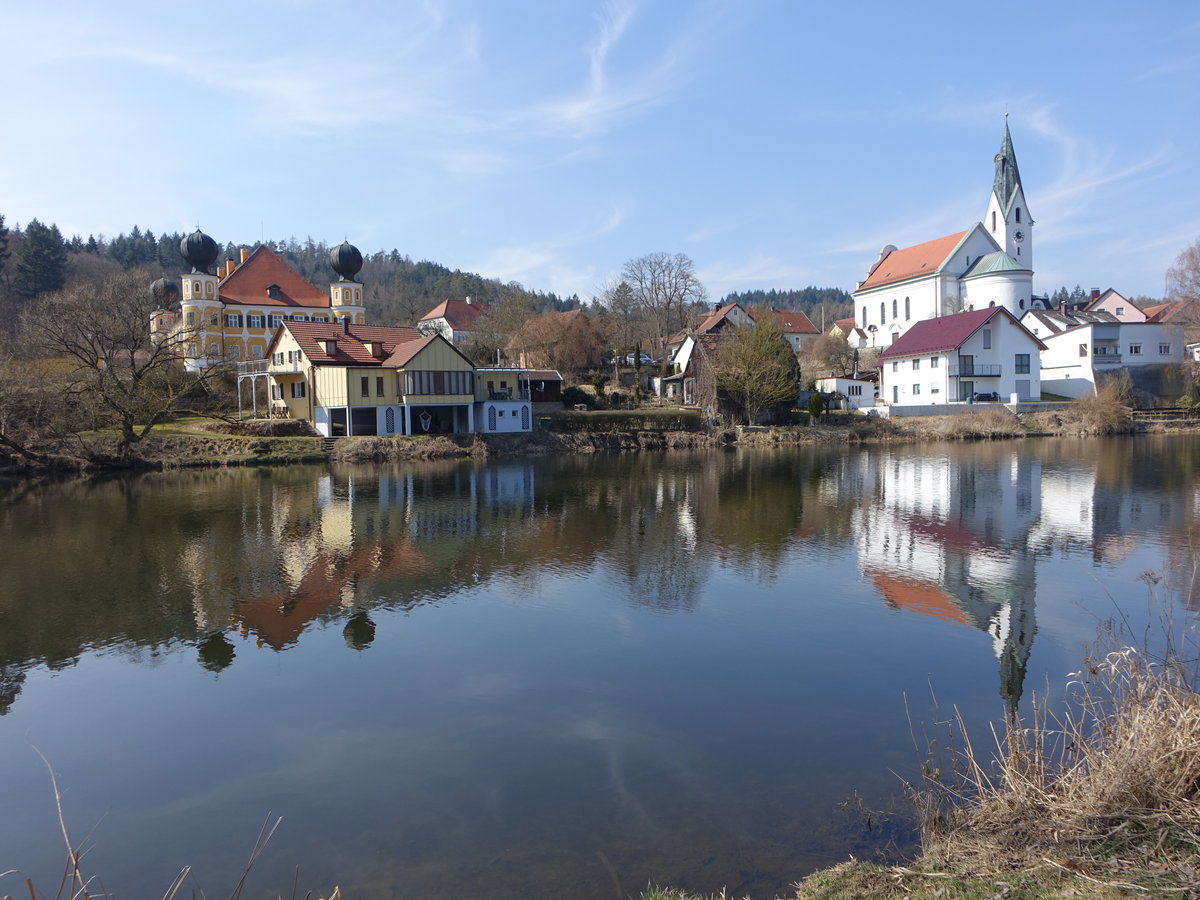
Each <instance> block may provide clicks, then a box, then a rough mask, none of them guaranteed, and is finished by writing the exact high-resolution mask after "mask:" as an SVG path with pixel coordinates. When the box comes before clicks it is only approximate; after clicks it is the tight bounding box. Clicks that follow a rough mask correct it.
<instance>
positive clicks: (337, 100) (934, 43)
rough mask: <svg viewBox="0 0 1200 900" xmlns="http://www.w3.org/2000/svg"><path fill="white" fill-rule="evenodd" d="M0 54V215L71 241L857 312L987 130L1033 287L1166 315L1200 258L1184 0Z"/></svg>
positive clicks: (52, 16)
mask: <svg viewBox="0 0 1200 900" xmlns="http://www.w3.org/2000/svg"><path fill="white" fill-rule="evenodd" d="M201 8H203V9H204V10H205V11H206V15H205V17H204V18H203V19H201V18H200V17H199V16H198V14H197V11H198V10H199V9H201ZM0 59H2V60H4V63H5V66H4V68H5V74H6V75H7V78H6V79H5V81H6V87H5V89H4V110H5V116H4V119H5V125H4V128H3V132H0V133H2V134H3V140H2V141H0V215H4V217H5V221H6V224H7V225H9V226H12V225H13V224H20V225H22V226H24V225H25V224H26V223H27V222H28V221H29V220H30V219H32V218H37V219H39V220H40V221H42V222H44V223H49V222H54V223H56V224H57V225H58V226H59V228H60V229H61V230H62V231H63V232H64V234H67V235H72V234H80V235H82V236H84V237H86V236H87V235H88V234H97V235H99V234H104V235H107V236H110V237H112V236H116V235H117V234H119V233H121V232H128V231H129V230H130V228H131V227H132V226H133V225H135V224H136V225H138V226H140V227H141V228H142V229H147V228H148V229H150V230H152V231H154V232H155V234H159V233H161V232H163V231H168V232H170V231H188V232H190V231H192V230H194V229H195V228H196V227H197V226H199V227H201V228H202V229H203V230H204V231H205V232H206V233H208V234H210V235H211V236H212V237H214V238H215V239H216V240H217V241H219V242H221V243H225V242H234V243H238V244H243V245H251V246H252V245H253V244H254V243H255V242H257V241H258V240H260V239H261V238H264V237H265V238H267V239H276V240H284V239H287V238H291V237H294V238H296V239H298V240H301V241H303V240H304V239H306V238H308V237H311V238H313V239H314V240H324V241H326V242H328V243H340V242H341V241H342V240H344V239H348V240H349V241H350V242H351V243H353V244H355V245H356V246H357V247H359V249H360V250H362V251H363V252H364V254H369V253H373V252H377V251H381V250H382V251H390V250H392V249H396V250H399V252H400V253H402V254H406V255H408V256H410V257H411V258H412V259H413V260H421V259H428V260H433V261H435V262H438V263H441V264H443V265H446V266H449V267H451V268H457V269H462V270H465V271H471V272H477V273H479V274H481V275H484V276H486V277H492V278H498V279H500V280H501V281H505V282H508V281H517V282H520V283H521V284H523V285H524V286H525V287H527V288H529V289H532V290H540V291H553V292H555V293H557V294H559V295H562V296H570V295H572V294H578V295H579V296H580V297H581V298H582V299H584V300H587V299H589V298H591V297H592V296H595V295H596V294H598V293H599V292H600V291H601V290H603V288H604V286H605V285H606V284H610V283H611V282H612V280H613V279H615V278H616V277H617V276H618V275H619V272H620V269H621V267H622V265H623V264H624V263H625V262H626V261H627V260H630V259H633V258H636V257H639V256H642V255H644V254H647V253H653V252H659V251H666V252H669V253H685V254H687V255H688V256H689V257H690V258H691V259H692V260H693V262H694V264H695V267H696V270H697V272H698V274H699V275H700V277H701V279H702V281H703V282H704V284H705V287H706V289H707V291H708V294H709V296H710V297H711V298H712V299H714V300H716V299H720V298H721V297H723V296H725V295H726V294H727V293H729V292H730V291H745V290H753V289H760V288H761V289H770V288H778V289H784V290H786V289H790V288H801V287H805V286H807V285H816V286H820V287H840V288H843V289H845V290H853V289H854V286H855V282H856V281H859V280H861V279H863V278H864V277H865V275H866V270H867V268H868V267H869V265H870V264H871V263H872V262H873V261H874V260H875V258H876V256H877V254H878V252H879V249H880V247H882V246H883V245H884V244H889V243H890V244H895V245H896V246H900V247H903V246H906V245H909V244H914V243H919V242H921V241H925V240H931V239H933V238H936V237H940V236H942V235H946V234H951V233H954V232H957V231H961V230H963V229H966V228H968V227H970V226H971V225H972V224H973V223H975V222H977V221H979V220H981V219H982V218H983V216H984V212H985V210H986V207H987V201H988V196H989V193H990V191H991V185H992V177H993V172H994V165H993V157H994V156H995V154H996V152H997V151H998V150H999V147H1000V141H1001V138H1002V136H1003V130H1004V123H1005V113H1006V112H1007V113H1008V120H1007V121H1008V124H1009V127H1010V129H1011V132H1012V136H1013V144H1014V147H1015V150H1016V155H1017V161H1018V164H1019V168H1020V172H1021V176H1022V181H1023V184H1024V187H1025V195H1026V199H1027V202H1028V207H1029V212H1030V214H1031V215H1032V216H1033V218H1034V220H1035V225H1036V227H1035V228H1034V230H1033V236H1032V240H1033V261H1034V269H1035V273H1034V289H1035V291H1037V292H1039V293H1043V292H1049V291H1053V290H1055V289H1057V288H1058V287H1059V286H1061V285H1064V284H1065V285H1067V286H1068V287H1073V286H1074V285H1076V284H1079V285H1081V286H1082V287H1083V288H1084V289H1085V290H1086V289H1089V288H1093V287H1097V288H1101V289H1104V288H1108V287H1113V288H1115V289H1117V290H1118V291H1120V292H1121V293H1123V294H1125V295H1126V296H1128V297H1133V296H1137V295H1147V296H1151V297H1161V296H1162V294H1163V285H1164V272H1165V270H1166V268H1167V267H1168V266H1169V265H1170V264H1171V262H1172V261H1173V260H1174V258H1175V256H1176V255H1177V254H1178V253H1179V252H1180V251H1181V250H1182V249H1183V248H1184V247H1186V246H1187V245H1188V244H1190V243H1191V242H1192V241H1194V240H1196V239H1197V238H1200V153H1198V151H1197V148H1198V147H1200V5H1198V4H1195V3H1193V2H1188V0H1174V2H1155V0H1145V2H1143V3H1142V4H1141V5H1135V4H1131V3H1128V2H1122V3H1114V2H1107V0H1096V2H1090V3H1086V4H1085V3H1081V2H1072V0H1055V2H1044V0H1043V2H1040V3H1024V2H1014V3H1010V4H1007V5H1006V4H1001V3H991V4H986V5H985V4H976V3H938V2H927V3H926V2H923V3H909V4H904V3H895V2H888V3H874V2H825V3H819V4H818V3H812V2H804V0H700V2H687V0H671V2H666V0H658V2H654V0H612V2H595V0H576V2H562V0H544V2H542V0H508V2H498V0H425V2H407V0H392V2H379V3H370V2H354V0H346V2H341V3H328V2H326V3H316V2H309V0H266V2H256V0H241V2H238V3H232V2H225V0H213V2H209V3H206V4H204V5H203V7H201V6H199V5H197V4H185V3H169V4H164V3H161V2H158V0H147V2H133V0H110V2H106V3H103V4H97V3H94V2H87V3H84V2H56V0H41V2H38V3H34V2H32V0H25V2H21V0H6V2H2V3H0Z"/></svg>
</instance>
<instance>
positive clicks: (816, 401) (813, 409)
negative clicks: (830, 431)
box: [808, 394, 825, 419]
mask: <svg viewBox="0 0 1200 900" xmlns="http://www.w3.org/2000/svg"><path fill="white" fill-rule="evenodd" d="M823 412H825V400H824V399H823V398H822V397H821V395H820V394H813V395H812V396H811V397H809V398H808V414H809V415H810V416H812V417H813V418H814V419H816V418H819V417H820V415H821V413H823Z"/></svg>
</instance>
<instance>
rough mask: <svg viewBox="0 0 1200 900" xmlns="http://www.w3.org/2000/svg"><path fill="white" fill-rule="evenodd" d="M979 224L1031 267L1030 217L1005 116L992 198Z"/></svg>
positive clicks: (1031, 222)
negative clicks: (981, 222) (981, 223)
mask: <svg viewBox="0 0 1200 900" xmlns="http://www.w3.org/2000/svg"><path fill="white" fill-rule="evenodd" d="M1006 115H1007V114H1006ZM983 227H984V228H985V229H986V230H987V233H988V234H990V235H991V236H992V237H993V238H994V239H995V241H996V243H997V244H999V245H1000V249H1001V250H1003V251H1004V252H1006V253H1007V254H1008V255H1009V256H1012V257H1014V258H1015V259H1016V260H1017V261H1018V262H1020V263H1022V264H1023V265H1024V266H1025V268H1027V269H1032V268H1033V217H1032V216H1030V215H1029V207H1028V206H1026V205H1025V191H1024V189H1023V188H1022V187H1021V173H1020V171H1019V170H1018V169H1017V154H1016V153H1014V152H1013V145H1012V135H1011V134H1009V133H1008V119H1007V118H1005V120H1004V140H1003V141H1002V142H1001V143H1000V152H999V153H997V154H996V179H995V181H993V182H992V197H991V199H990V200H989V201H988V208H987V215H986V216H985V217H984V220H983Z"/></svg>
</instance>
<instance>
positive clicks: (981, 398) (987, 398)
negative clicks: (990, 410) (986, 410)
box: [973, 391, 1000, 403]
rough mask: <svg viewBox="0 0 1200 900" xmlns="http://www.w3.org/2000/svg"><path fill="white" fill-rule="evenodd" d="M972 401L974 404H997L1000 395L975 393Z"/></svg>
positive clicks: (989, 392) (991, 392)
mask: <svg viewBox="0 0 1200 900" xmlns="http://www.w3.org/2000/svg"><path fill="white" fill-rule="evenodd" d="M973 399H974V400H975V402H976V403H998V402H999V401H1000V395H999V394H997V393H996V392H995V391H976V392H975V396H974V398H973Z"/></svg>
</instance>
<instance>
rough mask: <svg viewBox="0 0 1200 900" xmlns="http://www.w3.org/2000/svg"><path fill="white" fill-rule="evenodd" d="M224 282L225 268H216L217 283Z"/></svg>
mask: <svg viewBox="0 0 1200 900" xmlns="http://www.w3.org/2000/svg"><path fill="white" fill-rule="evenodd" d="M224 280H225V267H224V266H217V281H224Z"/></svg>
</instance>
